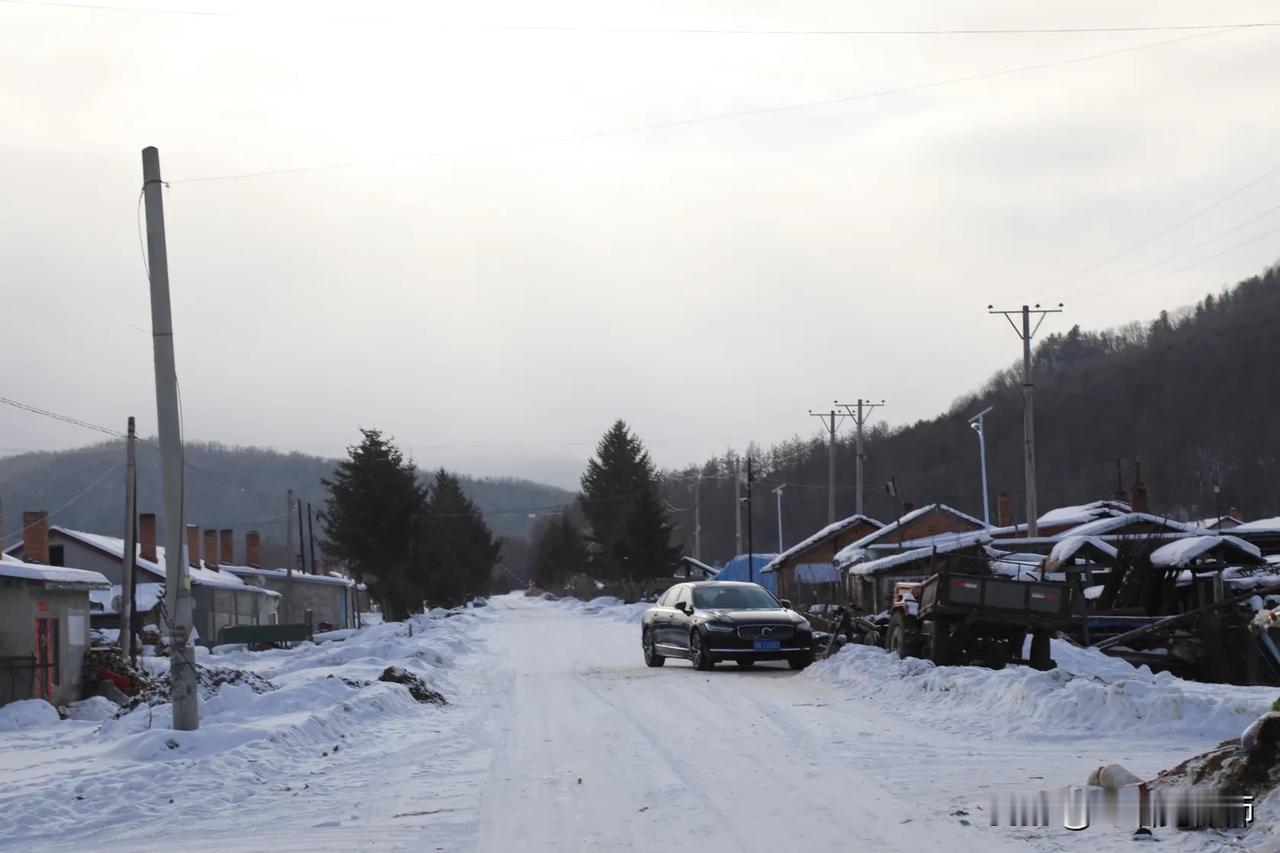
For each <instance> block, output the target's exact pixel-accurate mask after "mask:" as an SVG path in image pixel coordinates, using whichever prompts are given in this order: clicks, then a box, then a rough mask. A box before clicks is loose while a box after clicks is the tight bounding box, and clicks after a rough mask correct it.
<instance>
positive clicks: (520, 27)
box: [0, 0, 1277, 36]
mask: <svg viewBox="0 0 1280 853" xmlns="http://www.w3.org/2000/svg"><path fill="white" fill-rule="evenodd" d="M0 3H6V4H9V5H11V6H32V7H37V8H49V9H79V10H83V11H93V12H123V13H130V14H148V15H168V16H195V17H201V18H241V19H258V20H270V18H269V16H266V15H253V14H246V13H243V12H231V11H226V10H215V9H166V8H162V7H158V6H123V5H111V6H103V5H97V4H93V3H72V2H59V1H58V0H0ZM309 20H320V21H330V22H333V23H342V24H352V23H358V24H378V25H384V26H390V27H406V26H409V25H410V24H411V22H409V21H405V20H393V19H387V18H367V17H355V16H330V15H324V16H309ZM430 26H431V28H432V29H435V30H439V29H451V30H459V29H461V30H493V31H507V32H533V33H584V34H620V35H714V36H990V35H1085V34H1093V33H1150V32H1180V31H1196V30H1216V29H1223V28H1233V29H1245V28H1251V29H1257V28H1263V27H1274V26H1277V22H1275V21H1249V22H1238V23H1216V24H1152V25H1142V24H1139V25H1133V26H1066V27H946V28H936V29H828V28H751V27H652V26H590V25H586V26H584V25H577V24H503V23H496V24H484V23H441V22H439V21H433V22H431V23H430Z"/></svg>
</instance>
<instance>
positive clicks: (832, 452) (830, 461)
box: [809, 409, 844, 524]
mask: <svg viewBox="0 0 1280 853" xmlns="http://www.w3.org/2000/svg"><path fill="white" fill-rule="evenodd" d="M809 417H811V418H822V419H823V421H822V426H823V428H824V429H826V431H827V436H828V438H829V442H828V444H827V524H835V522H836V426H837V424H836V410H835V409H832V410H831V411H830V412H825V413H824V412H815V411H814V410H813V409H810V410H809ZM840 420H842V421H843V420H844V415H841V416H840Z"/></svg>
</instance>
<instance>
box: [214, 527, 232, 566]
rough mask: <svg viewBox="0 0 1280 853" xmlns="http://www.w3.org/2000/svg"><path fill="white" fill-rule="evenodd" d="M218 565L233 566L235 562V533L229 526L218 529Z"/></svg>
mask: <svg viewBox="0 0 1280 853" xmlns="http://www.w3.org/2000/svg"><path fill="white" fill-rule="evenodd" d="M218 539H219V542H218V565H220V566H234V565H235V564H236V534H235V531H234V530H232V529H231V528H230V527H224V528H223V529H222V530H219V531H218Z"/></svg>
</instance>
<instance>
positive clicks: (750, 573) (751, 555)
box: [747, 454, 756, 583]
mask: <svg viewBox="0 0 1280 853" xmlns="http://www.w3.org/2000/svg"><path fill="white" fill-rule="evenodd" d="M753 482H755V477H754V476H752V474H751V456H750V455H749V454H748V456H747V580H749V581H751V582H752V583H755V581H756V562H755V549H754V548H753V546H752V542H751V484H752V483H753Z"/></svg>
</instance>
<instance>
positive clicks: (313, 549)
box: [307, 501, 319, 575]
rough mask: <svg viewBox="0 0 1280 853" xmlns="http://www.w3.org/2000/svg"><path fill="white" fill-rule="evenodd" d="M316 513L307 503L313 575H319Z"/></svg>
mask: <svg viewBox="0 0 1280 853" xmlns="http://www.w3.org/2000/svg"><path fill="white" fill-rule="evenodd" d="M314 517H315V513H313V512H312V511H311V501H307V539H308V540H310V542H311V574H313V575H315V574H319V572H317V571H316V529H315V527H314V526H313V525H312V523H311V522H312V520H313V519H314Z"/></svg>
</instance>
